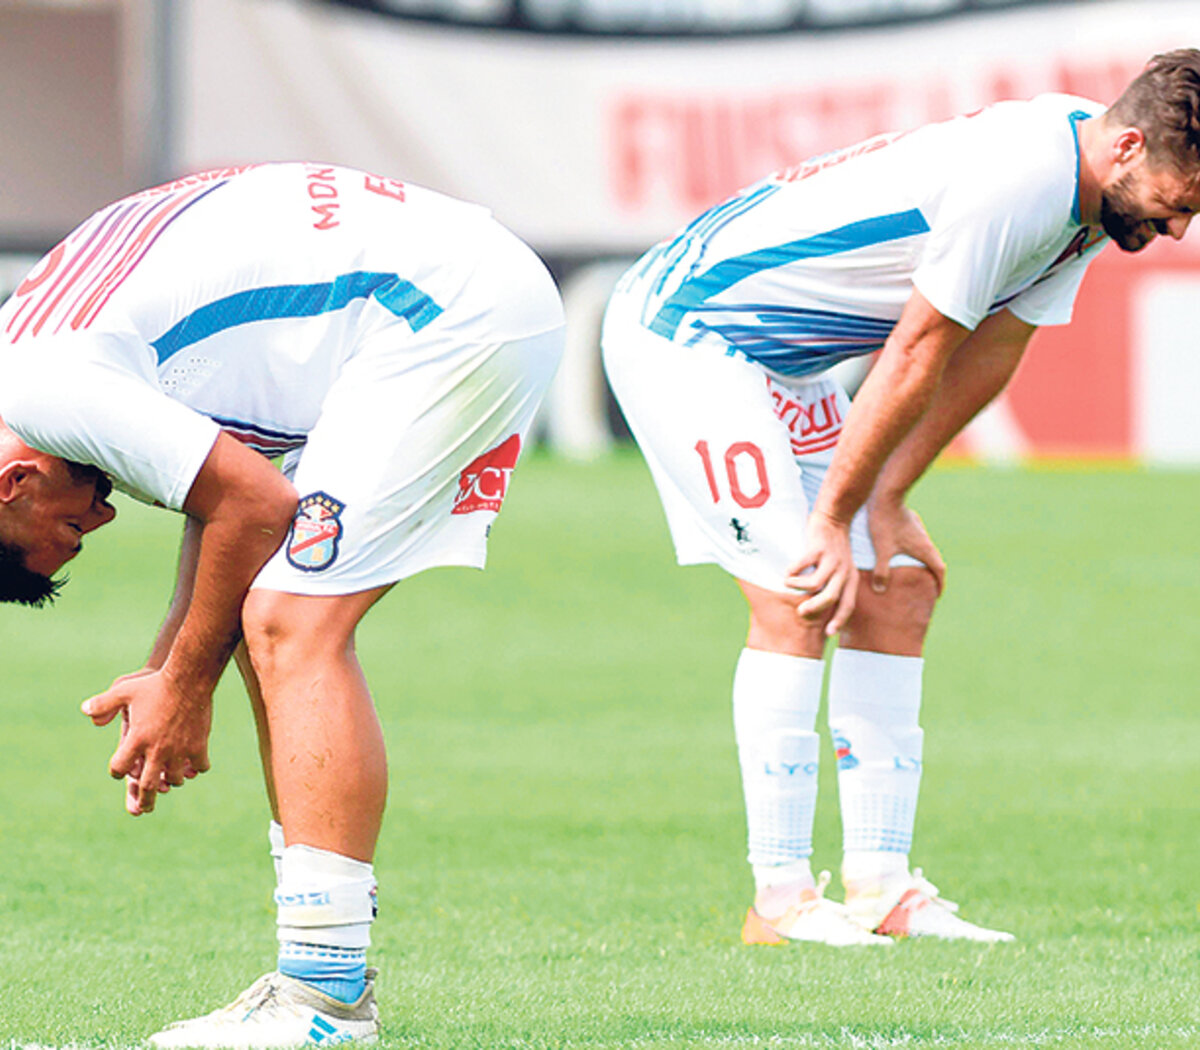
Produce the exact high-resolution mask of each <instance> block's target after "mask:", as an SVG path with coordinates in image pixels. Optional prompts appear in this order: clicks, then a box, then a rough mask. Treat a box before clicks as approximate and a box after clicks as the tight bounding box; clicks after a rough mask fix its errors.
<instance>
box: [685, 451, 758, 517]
mask: <svg viewBox="0 0 1200 1050" xmlns="http://www.w3.org/2000/svg"><path fill="white" fill-rule="evenodd" d="M693 447H694V448H695V450H696V453H697V454H698V455H699V456H700V462H701V463H703V464H704V477H705V478H706V479H707V481H708V491H709V492H710V493H711V494H712V499H713V502H714V503H720V502H721V488H720V485H719V484H718V482H717V471H716V468H715V467H714V466H713V457H712V453H711V452H710V451H709V447H708V442H707V441H697V442H696V444H695V445H694V446H693ZM724 460H725V478H726V480H727V481H728V484H729V495H730V496H732V497H733V502H734V503H736V504H737V505H738V506H739V507H744V508H745V509H746V510H753V509H754V508H755V507H761V506H762V505H763V504H764V503H766V502H767V500H768V499H770V497H771V483H770V482H769V481H768V480H767V460H766V457H765V456H764V455H763V453H762V449H761V448H759V447H758V446H757V445H756V444H754V442H752V441H735V442H734V443H733V444H732V445H730V446H729V447H728V448H727V449H726V450H725V455H724ZM739 463H740V464H741V465H740V466H739ZM751 465H753V472H754V473H755V474H756V475H757V485H756V488H755V490H754V491H753V492H747V491H746V490H745V489H744V488H743V487H742V476H743V475H749V474H750V473H751V470H750V467H751ZM739 471H741V473H739Z"/></svg>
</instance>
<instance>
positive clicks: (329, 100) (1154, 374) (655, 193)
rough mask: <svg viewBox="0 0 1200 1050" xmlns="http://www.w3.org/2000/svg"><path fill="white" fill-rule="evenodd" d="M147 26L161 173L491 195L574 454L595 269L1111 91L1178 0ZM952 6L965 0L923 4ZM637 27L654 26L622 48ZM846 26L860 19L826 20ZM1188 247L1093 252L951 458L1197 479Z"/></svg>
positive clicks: (1181, 1) (497, 3)
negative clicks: (724, 208) (875, 138)
mask: <svg viewBox="0 0 1200 1050" xmlns="http://www.w3.org/2000/svg"><path fill="white" fill-rule="evenodd" d="M148 2H152V0H148ZM138 6H139V2H138V0H125V3H124V7H126V8H129V9H136V8H137V7H138ZM172 8H173V9H174V10H176V11H178V12H179V14H178V25H177V26H176V32H175V36H174V40H175V43H174V48H173V50H174V59H175V61H174V63H173V66H172V68H173V69H174V71H175V75H174V80H173V84H172V89H171V94H172V107H171V108H172V121H171V125H170V126H171V136H172V139H173V143H172V148H171V157H170V164H171V167H172V168H173V169H174V171H173V173H179V172H182V171H194V170H198V169H203V168H212V167H222V166H226V165H231V164H239V163H245V162H248V161H257V160H267V159H276V158H278V159H298V158H304V159H312V160H321V161H337V162H339V163H343V164H350V165H358V166H361V167H365V168H368V169H370V170H375V171H381V172H386V173H388V174H391V175H396V176H398V177H401V178H405V179H408V180H411V181H413V182H418V183H423V184H425V185H428V186H431V187H434V188H437V189H441V190H443V191H445V192H448V193H451V194H454V195H456V196H461V197H465V198H468V199H472V200H477V201H481V202H484V203H487V204H488V205H490V206H491V208H492V209H493V210H494V212H495V213H496V215H497V216H498V217H499V218H500V219H501V220H502V221H504V222H505V223H506V224H508V225H509V226H510V227H512V228H513V229H514V230H515V231H517V232H518V233H519V234H521V235H522V236H523V237H524V238H525V239H527V240H528V241H529V242H530V243H532V244H533V245H534V246H535V247H536V248H537V249H538V250H540V251H541V252H542V253H543V254H544V255H545V256H547V257H548V258H549V259H550V260H551V261H552V263H553V264H554V268H555V270H556V273H557V274H558V276H559V278H560V280H561V282H562V284H563V289H564V296H565V298H566V300H567V303H568V310H569V313H570V319H571V337H570V338H571V347H570V350H569V355H568V360H567V362H566V364H565V367H564V369H563V372H562V374H560V377H559V380H558V386H557V389H556V394H555V401H554V404H552V405H551V411H550V431H551V436H552V437H553V438H555V440H556V441H557V442H558V444H559V445H560V446H561V447H565V448H567V449H568V450H574V451H577V452H588V451H593V450H595V449H597V448H600V447H603V445H604V444H605V442H606V441H607V440H608V437H609V435H608V431H607V417H606V414H605V412H604V410H603V408H604V406H603V400H604V392H603V387H602V383H601V381H600V379H599V375H598V371H597V355H596V341H597V323H598V318H599V312H600V310H601V308H602V306H603V301H604V298H605V296H606V294H607V291H608V289H609V287H610V286H611V283H612V281H613V279H614V278H615V274H616V273H617V272H619V269H620V266H621V264H622V262H623V261H627V260H629V259H631V258H632V257H634V256H636V255H638V254H640V253H641V252H642V251H643V250H645V248H647V247H648V246H649V245H650V244H652V243H653V242H655V241H656V240H658V239H660V238H661V237H663V236H665V235H666V234H668V233H670V232H671V231H672V230H673V229H675V228H676V227H678V226H679V225H680V224H682V223H683V222H686V221H687V220H688V219H690V218H691V217H692V216H694V215H695V214H696V213H697V212H698V211H700V210H701V209H703V208H705V207H707V206H708V205H710V204H712V203H715V202H716V201H718V200H720V199H722V198H723V197H725V196H726V195H728V194H729V193H731V192H732V191H734V190H735V189H737V188H738V187H740V186H742V185H745V184H747V183H749V182H752V181H754V180H755V179H757V178H759V177H761V176H762V175H764V174H766V173H767V172H769V171H771V170H774V169H776V168H779V167H783V166H786V165H790V164H794V163H796V162H797V161H799V160H802V159H804V158H806V157H809V156H811V155H813V154H816V153H820V152H823V151H825V150H828V149H831V148H834V147H837V146H841V145H846V144H849V143H851V142H854V141H857V140H859V139H862V138H865V137H867V136H869V135H872V134H876V133H878V132H880V131H885V130H894V129H902V128H905V127H912V126H914V125H917V124H921V123H924V122H926V121H929V120H936V119H939V118H943V117H947V116H950V115H953V114H955V113H958V112H962V111H966V110H970V109H974V108H977V107H978V106H980V105H983V104H986V103H988V102H991V101H994V100H996V99H1000V98H1007V97H1022V96H1028V95H1032V94H1036V93H1038V92H1041V91H1068V92H1075V93H1078V94H1082V95H1086V96H1089V97H1092V98H1095V99H1098V100H1101V101H1108V100H1111V98H1113V97H1114V96H1115V95H1116V93H1117V92H1118V91H1119V90H1120V88H1121V87H1122V86H1123V85H1124V84H1125V83H1126V82H1127V81H1128V80H1129V79H1130V78H1131V77H1132V76H1134V75H1135V74H1136V73H1137V71H1138V70H1139V69H1140V68H1141V65H1142V64H1143V62H1144V61H1145V59H1146V58H1148V57H1149V56H1150V55H1151V54H1154V53H1155V52H1158V51H1162V50H1167V49H1170V48H1174V47H1180V46H1193V45H1194V46H1200V4H1197V3H1196V2H1195V0H1125V2H1116V0H1091V2H1076V3H1069V2H1061V3H1051V2H1042V3H1037V2H1030V3H1025V4H1020V3H1017V2H1015V0H853V2H851V0H841V2H835V0H807V2H804V0H756V2H755V3H749V2H747V3H741V4H738V3H730V2H728V0H722V2H717V0H677V2H676V3H675V4H674V5H672V4H666V3H655V4H640V5H639V4H630V3H620V2H616V0H608V2H607V3H605V2H604V0H571V2H569V3H568V2H566V0H343V2H336V0H335V2H316V0H187V2H184V0H178V2H177V3H176V4H173V5H172ZM952 8H954V9H965V10H959V12H958V13H956V14H953V15H950V14H945V13H946V12H948V11H949V9H952ZM669 10H676V11H677V12H681V13H682V15H683V16H691V24H690V26H689V28H695V26H696V24H702V22H703V19H702V17H701V16H703V14H704V13H705V12H706V11H707V12H708V13H709V14H710V15H711V14H712V13H713V12H715V13H716V17H715V23H720V22H721V19H722V18H724V19H725V21H726V22H728V23H731V24H732V28H733V29H735V30H745V29H746V28H747V24H748V23H747V22H746V19H745V18H743V21H742V24H733V23H737V22H738V19H739V17H741V16H742V15H745V14H746V13H747V12H751V13H753V12H757V14H758V16H759V18H760V24H759V27H758V28H759V30H760V31H757V32H744V31H743V32H737V31H735V32H732V33H726V34H724V35H722V34H721V33H720V32H711V33H709V34H703V33H702V34H695V33H692V34H690V35H689V34H687V33H676V34H674V35H673V34H672V33H670V32H669V30H670V29H671V26H670V25H666V24H659V25H655V24H653V19H654V14H652V13H650V14H648V13H647V12H657V13H659V14H660V15H661V13H662V12H664V11H669ZM414 12H416V14H414ZM430 12H434V14H433V15H432V16H431V15H430ZM631 12H632V14H631ZM939 12H942V13H943V14H944V17H928V16H929V15H930V14H931V13H932V14H937V13H939ZM907 14H915V15H923V17H914V18H910V19H909V20H907V21H906V20H905V17H904V16H905V15H907ZM621 17H623V18H624V22H622V21H621ZM639 17H641V18H643V19H644V20H645V21H646V23H647V26H646V28H649V29H650V30H659V32H657V33H655V32H653V31H652V32H649V33H641V34H640V35H639V33H638V31H637V29H638V27H637V26H633V27H632V31H631V25H630V20H631V19H632V20H633V21H635V22H636V21H637V19H638V18H639ZM746 17H747V18H750V16H746ZM852 20H853V21H859V22H868V23H869V22H873V21H874V22H878V23H881V24H872V25H861V24H860V25H858V26H856V27H853V28H852V27H849V26H840V27H839V26H837V25H836V23H838V22H839V21H841V22H848V21H852ZM471 23H474V24H471ZM772 26H774V27H776V28H777V31H774V32H772V31H766V30H769V29H770V28H772ZM614 28H620V29H623V30H625V31H624V32H621V33H618V32H615V31H614ZM709 28H710V29H712V28H713V26H712V25H710V26H709ZM751 28H753V26H751ZM716 29H718V30H719V29H720V25H716ZM0 51H2V48H0ZM1017 159H1018V158H1014V160H1017ZM130 188H133V187H130ZM2 204H3V202H2V201H0V221H3V214H2V211H3V208H2ZM80 218H82V216H80ZM1192 236H1193V238H1194V242H1193V243H1189V242H1188V241H1186V240H1185V241H1184V242H1183V243H1182V244H1173V243H1171V244H1161V245H1154V246H1152V247H1151V248H1150V249H1149V250H1148V251H1146V252H1144V253H1142V254H1141V255H1139V256H1136V257H1126V256H1122V255H1121V254H1120V253H1119V252H1118V251H1117V250H1116V249H1115V248H1112V247H1110V248H1109V249H1107V250H1106V251H1105V252H1104V253H1103V254H1102V255H1101V257H1100V258H1099V259H1098V260H1097V261H1096V262H1095V263H1094V264H1093V266H1092V268H1091V273H1090V274H1089V277H1088V279H1087V281H1085V284H1084V289H1083V292H1082V294H1081V296H1080V299H1079V301H1078V305H1077V311H1076V321H1075V323H1074V324H1073V325H1071V326H1070V327H1068V328H1064V329H1048V330H1045V331H1043V332H1040V333H1039V334H1038V335H1037V337H1036V339H1035V343H1034V346H1033V349H1032V351H1031V353H1030V354H1029V356H1028V358H1027V360H1026V363H1025V364H1024V365H1023V366H1022V369H1021V371H1020V373H1019V375H1018V377H1017V378H1016V380H1015V381H1014V383H1013V384H1012V386H1011V388H1010V390H1009V391H1008V392H1007V393H1006V394H1005V395H1004V397H1003V398H1002V399H1001V400H1000V401H999V402H998V403H997V404H996V405H995V406H994V407H993V408H992V409H990V410H989V411H988V412H987V413H985V414H984V416H982V417H981V418H980V419H979V420H978V421H976V423H975V424H974V425H973V426H972V427H971V429H970V430H969V432H968V433H967V434H966V435H965V437H964V439H963V440H962V441H961V442H960V443H959V445H958V446H957V450H958V451H959V452H965V453H967V454H974V455H979V456H982V457H985V458H999V459H1012V458H1018V459H1019V458H1024V457H1058V456H1088V457H1103V458H1114V457H1115V458H1123V459H1140V460H1144V461H1147V462H1153V463H1187V464H1200V425H1198V424H1200V421H1198V420H1197V418H1196V413H1195V412H1194V411H1193V408H1192V404H1193V401H1194V400H1195V398H1196V396H1197V394H1196V392H1197V391H1198V390H1200V346H1198V345H1197V343H1198V342H1200V340H1197V338H1196V336H1195V335H1194V334H1193V333H1195V331H1196V328H1197V325H1196V321H1195V319H1196V316H1197V313H1198V312H1200V229H1198V230H1196V231H1194V232H1193V234H1192Z"/></svg>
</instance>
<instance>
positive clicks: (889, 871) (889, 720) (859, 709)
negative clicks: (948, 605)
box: [829, 649, 924, 891]
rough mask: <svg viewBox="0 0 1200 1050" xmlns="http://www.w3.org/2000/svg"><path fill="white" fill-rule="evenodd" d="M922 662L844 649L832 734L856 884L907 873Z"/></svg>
mask: <svg viewBox="0 0 1200 1050" xmlns="http://www.w3.org/2000/svg"><path fill="white" fill-rule="evenodd" d="M923 667H924V661H923V660H922V659H921V658H920V657H916V656H895V655H892V654H889V653H877V652H869V651H866V650H857V649H838V650H837V651H836V652H835V653H834V656H833V662H832V667H831V669H830V680H829V727H830V730H831V731H832V735H833V745H834V749H835V751H836V753H837V762H838V794H839V799H840V807H841V812H842V840H843V848H844V850H845V856H844V859H843V863H842V879H843V881H844V882H845V883H846V885H847V889H848V891H850V890H851V889H852V888H853V887H854V886H856V885H857V884H861V883H864V882H871V881H879V880H886V879H887V878H888V877H889V876H892V875H895V874H898V873H900V872H907V871H908V853H909V849H910V848H911V846H912V833H913V823H914V821H915V818H916V811H917V795H918V791H919V789H920V784H921V766H922V737H923V734H922V731H921V728H920V726H919V725H918V716H919V714H920V708H921V674H922V670H923Z"/></svg>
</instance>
